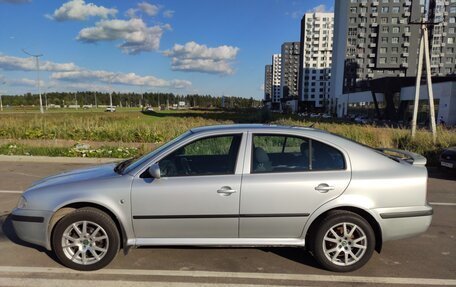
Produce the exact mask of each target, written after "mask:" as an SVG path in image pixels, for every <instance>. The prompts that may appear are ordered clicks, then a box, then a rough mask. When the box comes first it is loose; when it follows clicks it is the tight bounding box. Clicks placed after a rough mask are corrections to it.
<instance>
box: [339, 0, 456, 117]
mask: <svg viewBox="0 0 456 287" xmlns="http://www.w3.org/2000/svg"><path fill="white" fill-rule="evenodd" d="M425 2H426V1H425V0H337V1H335V11H336V14H335V19H334V29H335V30H334V45H333V56H332V57H333V63H332V70H331V75H332V77H331V101H332V105H333V106H340V102H341V101H346V100H345V99H344V98H343V97H344V95H350V93H354V92H360V91H371V90H372V89H371V88H372V87H371V83H372V82H371V80H375V79H381V78H390V79H392V78H395V79H400V78H405V77H408V78H409V79H411V78H413V77H415V76H416V74H417V65H418V50H419V41H420V37H421V28H420V25H419V24H418V23H419V22H420V21H421V20H422V18H423V15H424V11H425V9H426V7H425ZM429 11H430V13H429V15H430V17H429V18H430V19H434V20H435V22H437V23H440V24H439V25H436V26H433V28H431V35H430V50H431V70H432V73H433V76H447V75H450V74H454V72H455V53H454V52H455V49H456V45H455V44H456V43H455V42H456V36H455V33H454V32H455V27H456V24H455V23H456V0H430V7H429ZM396 83H397V80H396ZM383 88H385V89H384V90H385V91H384V94H385V97H387V96H391V94H390V95H388V91H387V89H386V87H383ZM336 99H337V100H339V104H337V100H336ZM389 99H391V97H389ZM387 102H388V100H387ZM390 102H391V101H390ZM346 111H347V110H346V109H345V111H344V112H343V114H344V113H346Z"/></svg>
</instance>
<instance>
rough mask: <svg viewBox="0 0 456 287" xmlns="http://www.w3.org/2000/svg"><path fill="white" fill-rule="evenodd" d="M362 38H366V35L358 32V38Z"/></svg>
mask: <svg viewBox="0 0 456 287" xmlns="http://www.w3.org/2000/svg"><path fill="white" fill-rule="evenodd" d="M364 36H366V34H364V32H359V33H358V37H359V38H364Z"/></svg>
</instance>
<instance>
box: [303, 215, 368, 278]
mask: <svg viewBox="0 0 456 287" xmlns="http://www.w3.org/2000/svg"><path fill="white" fill-rule="evenodd" d="M312 241H313V242H312V243H313V244H312V248H311V251H312V253H313V255H314V257H315V259H316V260H317V261H318V262H319V263H320V264H321V265H322V266H323V267H324V268H326V269H328V270H331V271H336V272H348V271H353V270H356V269H359V268H360V267H362V266H363V265H364V264H366V263H367V261H369V259H370V257H371V256H372V253H373V251H374V248H375V234H374V231H373V230H372V227H371V226H370V224H369V223H368V222H367V221H366V220H365V219H364V218H362V217H361V216H359V215H358V214H356V213H353V212H348V211H333V212H330V213H328V214H327V216H325V217H324V218H323V219H322V220H321V221H320V222H319V226H318V227H317V230H316V231H315V233H314V234H313V239H312Z"/></svg>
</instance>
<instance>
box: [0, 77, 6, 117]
mask: <svg viewBox="0 0 456 287" xmlns="http://www.w3.org/2000/svg"><path fill="white" fill-rule="evenodd" d="M5 84H6V82H5V81H3V82H2V85H5ZM0 111H1V112H3V102H2V93H1V92H0Z"/></svg>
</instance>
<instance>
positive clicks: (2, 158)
mask: <svg viewBox="0 0 456 287" xmlns="http://www.w3.org/2000/svg"><path fill="white" fill-rule="evenodd" d="M122 160H125V159H121V158H87V157H50V156H21V155H0V162H50V163H82V164H101V163H110V162H117V161H122Z"/></svg>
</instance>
